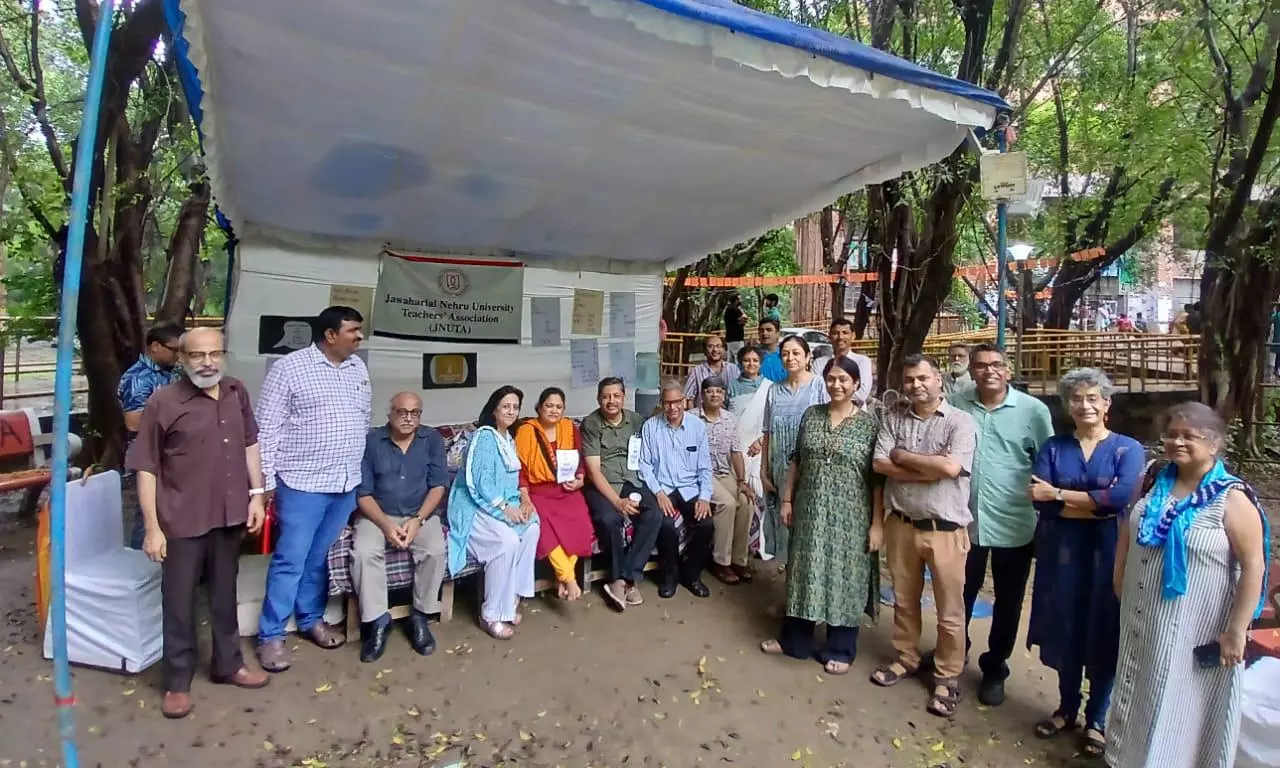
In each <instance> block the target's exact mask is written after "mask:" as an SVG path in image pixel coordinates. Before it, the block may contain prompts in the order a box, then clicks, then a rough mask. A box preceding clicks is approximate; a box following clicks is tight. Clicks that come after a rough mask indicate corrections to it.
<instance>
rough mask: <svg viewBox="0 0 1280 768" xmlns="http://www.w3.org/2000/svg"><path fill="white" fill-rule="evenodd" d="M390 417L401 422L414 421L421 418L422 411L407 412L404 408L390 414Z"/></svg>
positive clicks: (419, 409)
mask: <svg viewBox="0 0 1280 768" xmlns="http://www.w3.org/2000/svg"><path fill="white" fill-rule="evenodd" d="M391 415H392V416H395V417H396V418H397V419H399V420H401V421H415V420H417V419H420V418H422V409H421V408H414V409H413V410H408V409H406V408H397V409H395V410H394V411H392V412H391Z"/></svg>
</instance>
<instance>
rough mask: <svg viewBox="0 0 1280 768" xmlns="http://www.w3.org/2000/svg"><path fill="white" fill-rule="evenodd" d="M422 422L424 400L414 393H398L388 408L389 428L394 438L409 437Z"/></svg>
mask: <svg viewBox="0 0 1280 768" xmlns="http://www.w3.org/2000/svg"><path fill="white" fill-rule="evenodd" d="M421 421H422V398H421V397H418V395H417V394H416V393H414V392H397V393H396V394H394V395H392V397H391V404H390V406H389V407H388V408H387V428H388V429H390V430H391V435H392V437H402V438H403V437H408V436H409V435H412V434H413V433H414V432H417V431H418V425H419V424H420V423H421Z"/></svg>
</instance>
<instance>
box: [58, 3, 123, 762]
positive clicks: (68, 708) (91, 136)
mask: <svg viewBox="0 0 1280 768" xmlns="http://www.w3.org/2000/svg"><path fill="white" fill-rule="evenodd" d="M114 16H115V0H101V1H100V2H99V3H98V31H97V34H96V35H95V36H94V40H93V55H92V59H91V61H90V63H89V83H88V86H87V87H86V89H85V99H84V114H83V115H82V116H81V119H80V138H79V140H78V141H77V144H76V157H75V163H76V165H75V169H76V170H75V179H74V181H73V184H72V189H71V220H70V223H69V225H68V232H67V253H66V258H65V259H64V266H63V271H62V307H61V312H59V322H58V357H57V367H56V369H55V372H54V379H53V469H52V472H53V477H52V479H51V481H50V483H49V491H50V493H49V495H50V502H49V509H50V523H51V524H50V526H49V527H50V531H51V533H52V536H51V539H52V541H51V542H50V544H51V546H50V553H51V555H52V558H51V559H52V562H51V563H50V568H49V571H50V575H51V576H52V582H53V585H52V586H53V589H52V595H51V597H52V604H51V605H50V606H49V615H50V620H51V628H52V631H53V700H54V704H55V705H57V709H58V735H59V737H60V738H61V739H62V761H63V765H65V766H66V768H79V765H80V756H79V753H78V751H77V749H76V721H75V703H76V700H75V696H73V695H72V692H71V663H70V661H69V659H68V658H67V583H66V567H67V535H66V534H67V531H66V528H67V469H68V467H67V465H68V455H67V454H68V445H69V437H70V432H71V368H72V364H73V354H74V352H75V342H76V314H77V310H78V309H79V308H80V274H81V271H82V268H83V265H84V234H85V228H86V227H87V225H88V219H89V215H90V211H89V191H90V184H91V183H92V176H93V157H94V153H95V150H96V149H97V144H98V116H99V111H100V110H101V107H102V88H103V83H104V82H105V80H106V69H107V51H108V49H109V48H110V47H111V29H112V26H113V22H114Z"/></svg>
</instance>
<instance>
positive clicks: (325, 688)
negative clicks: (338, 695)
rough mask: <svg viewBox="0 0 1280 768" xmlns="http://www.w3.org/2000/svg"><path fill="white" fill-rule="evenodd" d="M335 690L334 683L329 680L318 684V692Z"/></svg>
mask: <svg viewBox="0 0 1280 768" xmlns="http://www.w3.org/2000/svg"><path fill="white" fill-rule="evenodd" d="M332 690H333V683H331V682H329V681H328V680H326V681H324V682H323V683H321V684H319V685H317V686H316V693H327V692H329V691H332Z"/></svg>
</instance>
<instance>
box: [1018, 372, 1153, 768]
mask: <svg viewBox="0 0 1280 768" xmlns="http://www.w3.org/2000/svg"><path fill="white" fill-rule="evenodd" d="M1058 390H1059V394H1060V395H1061V397H1062V402H1063V404H1064V405H1065V406H1066V407H1067V411H1068V412H1069V413H1070V414H1071V419H1072V421H1074V422H1075V429H1074V431H1073V432H1072V433H1071V434H1067V435H1058V436H1055V437H1052V438H1050V439H1049V440H1048V441H1047V442H1046V443H1045V444H1044V445H1043V446H1041V448H1040V452H1039V454H1038V455H1037V456H1036V461H1035V468H1034V470H1033V480H1032V484H1031V489H1030V495H1031V499H1032V501H1034V502H1035V506H1036V510H1037V511H1038V512H1039V514H1040V522H1039V526H1038V528H1037V529H1036V575H1035V582H1034V586H1033V590H1032V595H1031V626H1030V629H1029V630H1028V632H1027V646H1028V647H1031V646H1039V647H1040V660H1041V661H1042V662H1044V664H1045V665H1046V666H1048V667H1049V668H1051V669H1053V670H1056V671H1057V673H1058V695H1059V704H1058V709H1057V711H1055V712H1054V713H1053V715H1052V716H1050V717H1049V718H1047V719H1045V720H1043V721H1041V722H1040V723H1038V724H1037V725H1036V735H1037V736H1039V737H1040V738H1045V739H1047V738H1052V737H1053V736H1056V735H1058V734H1059V733H1061V732H1062V731H1066V730H1074V729H1076V728H1078V727H1079V725H1080V723H1079V720H1078V718H1079V714H1080V705H1081V703H1082V700H1083V698H1084V696H1083V694H1082V692H1081V684H1082V682H1083V680H1084V678H1086V677H1087V678H1088V680H1089V701H1088V703H1087V705H1086V706H1085V709H1084V726H1085V739H1084V745H1083V750H1084V752H1085V753H1086V754H1088V755H1091V756H1095V757H1096V756H1100V755H1101V754H1102V752H1103V749H1104V748H1105V745H1106V737H1105V732H1104V727H1105V723H1106V720H1107V707H1108V706H1109V704H1110V700H1111V685H1112V682H1113V680H1114V679H1115V671H1116V658H1117V656H1118V654H1119V639H1120V602H1119V600H1118V599H1117V598H1116V595H1115V592H1114V590H1113V589H1112V580H1111V576H1112V572H1113V569H1114V566H1115V557H1116V541H1117V535H1118V532H1119V523H1120V518H1121V516H1122V515H1124V514H1125V511H1126V510H1127V508H1128V506H1129V504H1130V503H1131V502H1132V501H1133V499H1134V496H1135V494H1136V491H1137V490H1138V486H1139V483H1140V482H1141V477H1142V472H1143V467H1144V466H1145V460H1146V455H1145V452H1144V451H1143V449H1142V446H1141V445H1140V444H1139V443H1138V441H1136V440H1134V439H1133V438H1131V437H1127V436H1125V435H1118V434H1116V433H1114V432H1112V431H1110V430H1109V429H1107V423H1106V421H1107V419H1106V417H1107V411H1108V409H1110V407H1111V395H1112V392H1113V391H1114V388H1113V387H1112V384H1111V381H1110V379H1109V378H1108V377H1107V375H1106V374H1105V373H1103V372H1102V371H1099V370H1097V369H1093V368H1081V369H1077V370H1074V371H1071V372H1069V373H1067V374H1066V375H1065V376H1063V377H1062V381H1061V382H1060V383H1059V386H1058Z"/></svg>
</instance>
